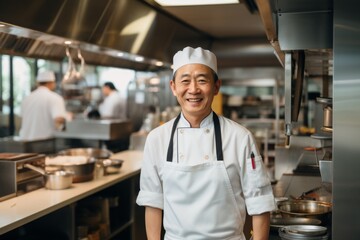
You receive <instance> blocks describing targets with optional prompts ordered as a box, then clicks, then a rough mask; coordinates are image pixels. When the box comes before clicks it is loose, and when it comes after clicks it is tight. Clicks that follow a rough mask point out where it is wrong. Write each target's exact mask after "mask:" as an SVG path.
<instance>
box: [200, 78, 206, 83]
mask: <svg viewBox="0 0 360 240" xmlns="http://www.w3.org/2000/svg"><path fill="white" fill-rule="evenodd" d="M207 82H208V81H207V80H206V79H199V80H198V83H207Z"/></svg>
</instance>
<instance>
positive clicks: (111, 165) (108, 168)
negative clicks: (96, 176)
mask: <svg viewBox="0 0 360 240" xmlns="http://www.w3.org/2000/svg"><path fill="white" fill-rule="evenodd" d="M100 161H101V163H102V166H103V167H104V171H105V172H104V173H105V175H108V174H113V173H117V172H119V171H120V168H121V166H122V164H123V162H124V160H121V159H103V160H100Z"/></svg>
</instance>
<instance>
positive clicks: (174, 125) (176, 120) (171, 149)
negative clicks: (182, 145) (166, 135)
mask: <svg viewBox="0 0 360 240" xmlns="http://www.w3.org/2000/svg"><path fill="white" fill-rule="evenodd" d="M180 116H181V113H180V114H179V115H178V116H177V117H176V119H175V121H174V124H173V127H172V130H171V136H170V142H169V146H168V151H167V156H166V161H168V162H172V157H173V145H174V141H173V138H174V134H175V131H176V126H177V124H178V123H179V120H180Z"/></svg>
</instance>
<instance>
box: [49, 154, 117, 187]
mask: <svg viewBox="0 0 360 240" xmlns="http://www.w3.org/2000/svg"><path fill="white" fill-rule="evenodd" d="M112 154H113V153H112V152H111V151H109V150H106V149H100V148H70V149H67V150H62V151H60V152H58V155H59V156H85V157H87V159H88V162H87V163H83V164H73V165H68V164H66V165H62V166H59V165H58V167H61V168H62V169H65V170H70V171H74V173H75V176H74V180H73V182H85V181H90V180H92V179H93V178H94V174H95V165H96V164H97V163H98V161H100V160H102V159H108V158H109V157H110V156H111V155H112ZM52 166H54V165H52ZM96 177H99V176H96Z"/></svg>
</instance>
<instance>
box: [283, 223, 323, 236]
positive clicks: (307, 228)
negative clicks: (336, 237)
mask: <svg viewBox="0 0 360 240" xmlns="http://www.w3.org/2000/svg"><path fill="white" fill-rule="evenodd" d="M279 236H280V237H281V239H282V240H326V239H328V238H329V236H328V234H327V228H326V227H322V226H315V225H293V226H286V227H282V228H280V229H279Z"/></svg>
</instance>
